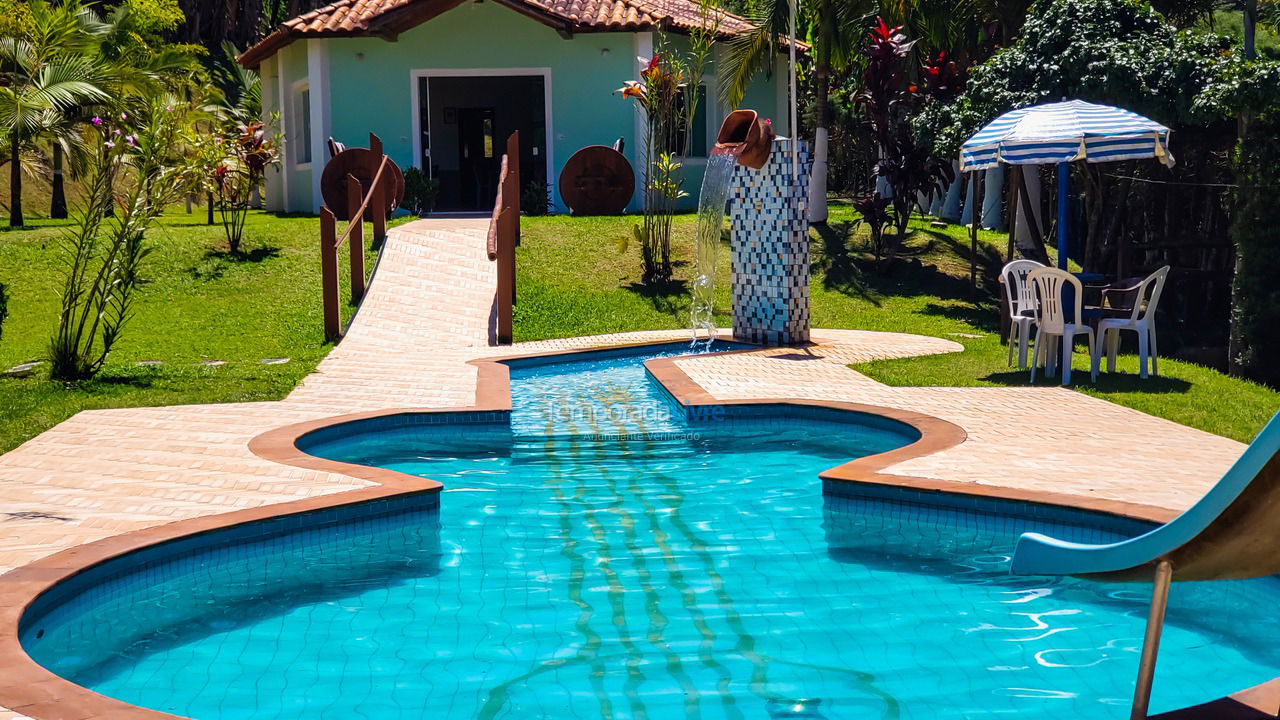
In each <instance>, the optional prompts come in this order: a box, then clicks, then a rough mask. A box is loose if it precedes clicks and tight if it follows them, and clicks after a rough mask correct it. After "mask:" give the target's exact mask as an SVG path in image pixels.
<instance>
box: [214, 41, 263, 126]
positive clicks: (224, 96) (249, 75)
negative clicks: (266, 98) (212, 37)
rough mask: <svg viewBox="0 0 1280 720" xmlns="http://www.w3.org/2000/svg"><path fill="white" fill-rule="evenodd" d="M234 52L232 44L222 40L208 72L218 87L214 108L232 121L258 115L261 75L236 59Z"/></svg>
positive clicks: (243, 121) (259, 116) (247, 120)
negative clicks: (220, 54) (217, 54)
mask: <svg viewBox="0 0 1280 720" xmlns="http://www.w3.org/2000/svg"><path fill="white" fill-rule="evenodd" d="M238 54H239V50H237V49H236V46H235V45H232V44H231V43H230V42H229V41H228V42H224V43H222V57H220V58H217V59H216V60H214V62H213V66H212V68H211V70H210V73H209V75H210V79H211V80H212V81H213V84H214V87H216V88H217V90H218V95H219V97H218V98H217V100H218V103H217V112H218V114H219V115H221V116H222V118H223V120H225V121H227V122H230V123H232V124H234V123H242V124H243V123H249V122H252V121H254V120H257V119H259V118H261V117H262V78H261V77H260V76H259V75H258V73H256V72H254V71H253V70H250V69H249V68H247V67H244V66H243V65H241V64H240V63H238V62H236V55H238Z"/></svg>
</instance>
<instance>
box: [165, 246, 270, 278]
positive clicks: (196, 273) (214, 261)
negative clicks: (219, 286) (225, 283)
mask: <svg viewBox="0 0 1280 720" xmlns="http://www.w3.org/2000/svg"><path fill="white" fill-rule="evenodd" d="M277 257H280V248H278V247H273V246H270V245H264V246H262V247H256V248H253V249H252V250H247V251H246V250H240V251H238V252H234V253H233V252H230V251H227V250H217V249H211V250H206V251H205V254H204V259H203V260H202V261H201V262H200V264H199V265H196V266H195V267H191V268H188V269H187V274H189V275H191V277H193V278H195V279H196V280H205V281H208V280H218V279H220V278H221V277H222V276H223V275H225V274H226V273H227V270H229V269H231V268H233V267H236V266H239V265H246V264H249V263H260V262H262V261H264V260H270V259H272V258H277Z"/></svg>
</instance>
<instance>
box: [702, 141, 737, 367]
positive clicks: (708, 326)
mask: <svg viewBox="0 0 1280 720" xmlns="http://www.w3.org/2000/svg"><path fill="white" fill-rule="evenodd" d="M741 153H742V145H741V144H733V145H717V146H716V147H715V148H714V149H713V150H712V151H711V156H710V157H709V158H707V171H706V173H705V174H704V175H703V176H702V191H701V192H700V193H699V195H698V236H697V239H696V241H695V243H696V245H695V250H696V255H697V258H696V264H695V269H696V270H697V275H696V276H695V277H694V280H693V309H692V311H691V313H690V314H691V316H692V318H691V324H692V326H693V345H694V346H699V345H701V344H706V345H708V346H709V345H710V344H711V343H712V341H714V340H715V339H716V319H715V294H716V259H717V256H718V255H719V251H720V232H721V229H722V228H723V227H724V206H725V204H726V203H728V202H729V189H730V188H731V187H732V186H733V171H734V169H735V168H736V167H737V166H738V155H740V154H741Z"/></svg>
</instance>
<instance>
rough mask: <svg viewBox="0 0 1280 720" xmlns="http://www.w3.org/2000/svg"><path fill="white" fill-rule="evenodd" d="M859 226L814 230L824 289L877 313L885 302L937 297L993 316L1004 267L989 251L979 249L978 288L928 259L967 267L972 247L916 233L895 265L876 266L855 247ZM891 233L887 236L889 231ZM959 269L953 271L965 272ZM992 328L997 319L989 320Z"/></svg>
mask: <svg viewBox="0 0 1280 720" xmlns="http://www.w3.org/2000/svg"><path fill="white" fill-rule="evenodd" d="M855 229H856V226H855V225H854V224H853V223H850V222H840V223H829V224H827V225H825V226H815V227H814V228H813V230H814V231H815V232H816V233H817V235H818V237H817V240H816V241H815V243H814V252H813V268H814V271H815V272H816V273H817V274H819V275H820V277H821V282H822V284H823V286H824V287H825V288H827V289H829V290H834V291H837V292H840V293H842V294H844V295H848V296H851V297H857V298H860V299H862V300H865V301H867V302H869V303H871V304H873V305H875V306H877V307H879V306H880V304H881V302H882V300H883V299H884V298H886V297H918V296H923V295H927V296H932V297H936V298H938V299H940V300H956V301H961V302H966V303H972V304H973V305H974V308H975V311H974V312H975V316H977V314H981V313H986V312H989V310H987V309H984V307H983V306H984V305H988V306H989V305H992V303H993V302H994V299H995V297H994V293H993V292H992V291H991V290H990V288H992V287H995V285H994V278H995V277H996V276H997V275H998V273H999V270H1000V267H1001V262H1000V257H999V255H998V254H997V253H995V252H993V251H991V249H990V247H988V246H986V245H981V246H979V248H978V266H977V267H978V287H977V288H974V287H973V286H972V285H971V284H970V281H969V278H968V276H967V273H965V274H959V273H957V274H951V273H948V272H947V271H946V270H945V269H944V268H940V267H938V266H937V265H933V264H930V263H929V262H927V261H926V259H927V258H933V257H937V256H939V255H942V256H947V255H954V256H958V257H959V258H960V259H961V260H962V261H963V262H962V263H961V265H964V266H967V265H968V260H969V258H970V257H971V252H970V248H969V245H968V244H967V243H961V242H959V241H958V240H956V239H955V238H952V237H951V236H949V235H946V234H945V233H939V232H935V231H930V230H913V231H912V233H911V235H909V236H908V238H907V242H906V243H905V244H904V245H902V246H901V247H900V248H899V249H898V251H897V254H896V257H895V258H894V259H893V260H892V261H889V260H883V259H882V260H881V261H880V262H879V263H877V262H876V261H875V259H874V257H873V255H872V250H871V248H870V247H866V246H864V247H859V246H858V245H857V244H855V243H854V242H853V240H854V237H855V236H854V230H855ZM886 231H888V230H887V229H886ZM960 269H961V267H960V265H957V266H956V268H954V269H953V271H958V270H960ZM984 322H986V323H990V322H992V318H984Z"/></svg>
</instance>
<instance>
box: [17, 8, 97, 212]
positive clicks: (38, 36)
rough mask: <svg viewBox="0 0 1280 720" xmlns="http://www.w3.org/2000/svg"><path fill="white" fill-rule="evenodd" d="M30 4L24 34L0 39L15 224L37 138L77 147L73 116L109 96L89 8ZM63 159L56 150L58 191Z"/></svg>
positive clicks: (57, 190) (61, 146)
mask: <svg viewBox="0 0 1280 720" xmlns="http://www.w3.org/2000/svg"><path fill="white" fill-rule="evenodd" d="M27 9H28V16H27V19H26V23H25V24H24V27H23V28H22V32H21V34H20V35H15V36H12V37H4V38H0V140H2V141H3V145H4V148H5V149H6V150H7V156H8V162H9V164H10V167H9V178H10V188H9V192H10V205H9V211H10V214H9V224H10V225H11V226H20V225H22V223H23V213H22V175H23V171H24V160H28V161H29V159H30V158H31V157H32V156H33V154H34V153H35V152H36V150H37V148H36V144H37V143H38V141H39V140H41V139H50V138H52V139H54V143H55V147H58V148H59V150H63V151H72V152H73V153H74V152H78V151H76V150H75V148H77V147H79V146H80V143H79V142H77V141H76V139H75V135H76V130H75V124H76V123H75V121H74V119H73V118H74V117H75V116H76V115H78V114H79V112H80V111H81V110H82V109H83V108H84V106H85V105H87V104H91V103H96V102H101V101H104V100H106V99H107V93H106V92H105V91H104V90H103V88H102V79H103V71H102V66H101V65H100V63H98V61H97V59H96V58H95V57H94V56H93V51H94V47H95V43H94V41H93V38H92V35H91V33H90V31H89V26H90V23H91V21H92V15H91V13H90V12H89V11H88V10H87V9H86V8H85V7H84V6H82V5H80V4H78V3H66V4H63V5H60V6H57V7H54V6H52V5H50V4H49V3H47V2H45V1H44V0H35V1H33V2H30V3H28V4H27ZM60 160H61V157H60V156H59V154H58V153H57V152H55V161H54V165H55V175H54V180H55V187H54V192H55V196H57V195H58V194H60V190H61V187H60V184H59V183H60V180H61V177H60V173H58V172H57V171H58V170H60V167H59V166H60V164H61V163H60ZM26 165H27V168H28V169H29V168H30V162H27V163H26Z"/></svg>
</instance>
